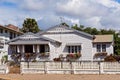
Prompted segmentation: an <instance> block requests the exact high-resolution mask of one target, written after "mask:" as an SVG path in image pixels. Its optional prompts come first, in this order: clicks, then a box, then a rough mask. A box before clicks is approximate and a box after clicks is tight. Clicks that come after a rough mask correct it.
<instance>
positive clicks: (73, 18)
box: [0, 0, 120, 29]
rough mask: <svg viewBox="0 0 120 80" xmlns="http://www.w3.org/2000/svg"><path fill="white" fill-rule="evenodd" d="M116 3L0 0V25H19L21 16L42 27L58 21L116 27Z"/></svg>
mask: <svg viewBox="0 0 120 80" xmlns="http://www.w3.org/2000/svg"><path fill="white" fill-rule="evenodd" d="M119 13H120V3H119V2H117V1H116V0H59V1H58V0H0V14H1V15H0V24H3V25H6V24H14V25H18V26H21V27H22V23H23V21H24V19H25V18H27V17H31V18H35V19H36V20H37V21H38V24H39V26H40V27H42V28H43V29H47V28H48V27H51V26H54V25H56V24H59V23H60V16H62V17H64V21H65V22H66V23H68V24H70V25H72V24H82V25H85V26H93V27H96V28H112V29H118V28H119V26H120V24H119V23H120V20H119V19H120V14H119Z"/></svg>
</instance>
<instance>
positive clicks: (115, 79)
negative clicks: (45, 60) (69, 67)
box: [0, 74, 120, 80]
mask: <svg viewBox="0 0 120 80" xmlns="http://www.w3.org/2000/svg"><path fill="white" fill-rule="evenodd" d="M0 78H3V79H6V80H7V79H8V80H120V75H71V74H65V75H58V74H23V75H22V74H7V75H0Z"/></svg>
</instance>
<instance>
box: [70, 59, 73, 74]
mask: <svg viewBox="0 0 120 80" xmlns="http://www.w3.org/2000/svg"><path fill="white" fill-rule="evenodd" d="M70 66H71V74H74V70H73V65H72V62H71V61H70Z"/></svg>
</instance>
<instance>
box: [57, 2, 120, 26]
mask: <svg viewBox="0 0 120 80" xmlns="http://www.w3.org/2000/svg"><path fill="white" fill-rule="evenodd" d="M56 11H57V14H59V15H66V16H68V17H71V18H72V17H73V18H74V17H76V18H79V19H80V20H79V21H80V23H82V24H84V25H88V26H95V27H98V28H101V27H102V28H105V27H111V26H114V28H115V27H116V28H118V27H119V26H120V24H119V23H120V20H119V19H120V15H119V13H120V3H118V2H115V1H114V0H68V2H66V3H58V4H57V9H56Z"/></svg>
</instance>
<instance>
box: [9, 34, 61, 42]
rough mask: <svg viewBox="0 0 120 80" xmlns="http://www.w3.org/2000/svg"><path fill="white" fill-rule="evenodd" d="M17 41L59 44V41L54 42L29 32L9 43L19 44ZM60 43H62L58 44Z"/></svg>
mask: <svg viewBox="0 0 120 80" xmlns="http://www.w3.org/2000/svg"><path fill="white" fill-rule="evenodd" d="M17 41H31V42H32V41H33V42H34V41H49V42H58V41H55V40H52V39H49V38H46V37H43V36H38V35H37V34H34V33H31V32H28V33H25V34H23V35H21V36H19V37H16V38H14V39H12V40H10V41H8V42H7V43H10V42H17ZM58 43H60V42H58Z"/></svg>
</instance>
